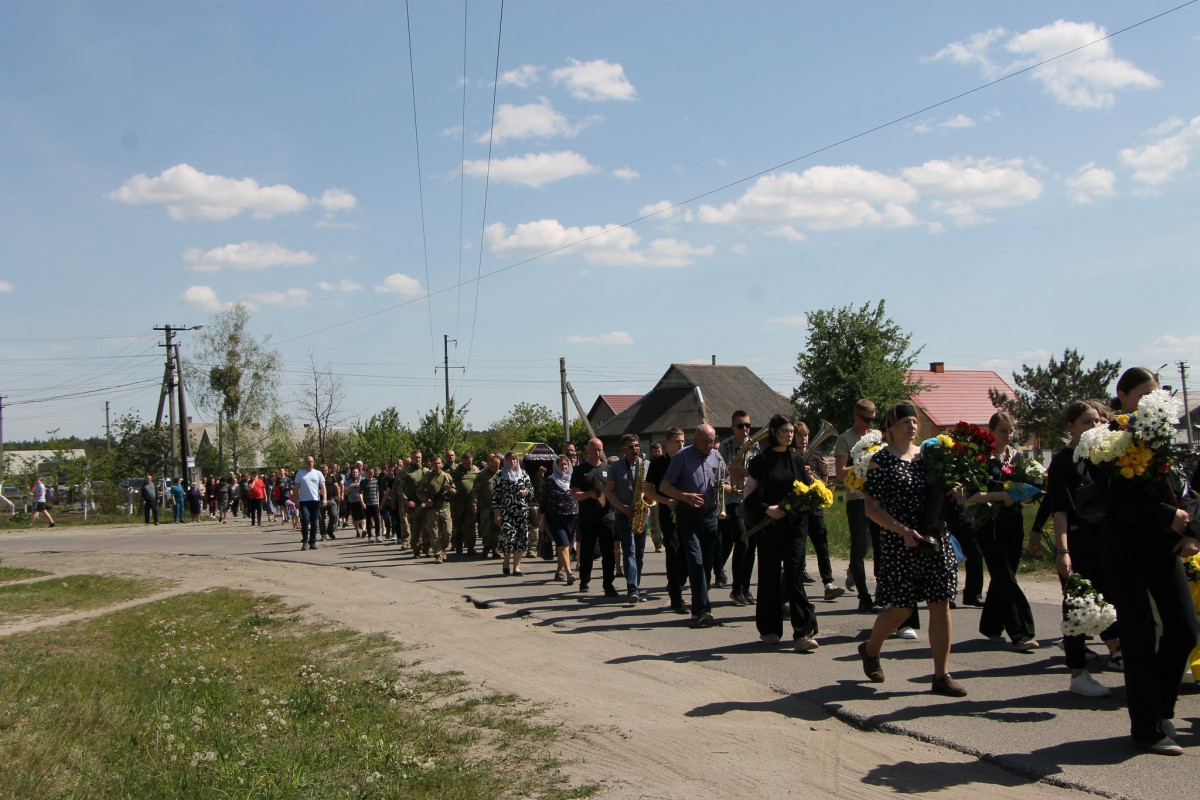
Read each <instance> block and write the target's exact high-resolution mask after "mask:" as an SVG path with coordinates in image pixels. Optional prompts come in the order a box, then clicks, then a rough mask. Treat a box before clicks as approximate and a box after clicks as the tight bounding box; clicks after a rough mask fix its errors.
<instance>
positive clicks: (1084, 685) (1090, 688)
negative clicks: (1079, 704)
mask: <svg viewBox="0 0 1200 800" xmlns="http://www.w3.org/2000/svg"><path fill="white" fill-rule="evenodd" d="M1069 691H1070V692H1071V694H1077V695H1080V696H1082V697H1108V696H1109V695H1110V694H1112V692H1111V691H1110V690H1109V688H1108V687H1107V686H1105V685H1104V684H1102V683H1100V681H1098V680H1096V679H1095V678H1093V677H1092V673H1090V672H1088V671H1087V670H1086V669H1085V670H1084V671H1083V672H1081V673H1079V675H1078V676H1077V677H1074V678H1071V686H1070V689H1069Z"/></svg>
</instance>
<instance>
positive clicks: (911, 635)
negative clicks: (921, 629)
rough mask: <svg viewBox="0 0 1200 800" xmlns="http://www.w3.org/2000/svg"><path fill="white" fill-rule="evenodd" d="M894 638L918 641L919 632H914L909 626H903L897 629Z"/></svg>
mask: <svg viewBox="0 0 1200 800" xmlns="http://www.w3.org/2000/svg"><path fill="white" fill-rule="evenodd" d="M892 638H893V639H909V640H911V639H916V638H917V632H916V631H914V630H913V629H912V628H910V627H909V626H907V625H901V626H900V627H899V628H896V632H895V633H893V634H892Z"/></svg>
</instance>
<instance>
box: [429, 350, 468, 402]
mask: <svg viewBox="0 0 1200 800" xmlns="http://www.w3.org/2000/svg"><path fill="white" fill-rule="evenodd" d="M451 342H454V343H455V344H458V339H451V338H450V335H449V334H445V333H444V334H442V366H441V367H440V369H441V370H442V374H443V375H444V376H445V377H446V413H447V414H449V413H450V370H451V369H461V370H463V371H466V367H451V366H450V343H451ZM438 369H439V367H434V368H433V371H434V372H437V371H438Z"/></svg>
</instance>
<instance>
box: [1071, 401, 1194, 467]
mask: <svg viewBox="0 0 1200 800" xmlns="http://www.w3.org/2000/svg"><path fill="white" fill-rule="evenodd" d="M1181 413H1183V407H1182V404H1181V403H1180V402H1179V401H1178V400H1176V399H1175V398H1174V397H1172V396H1171V395H1170V394H1169V393H1168V392H1166V391H1164V390H1163V389H1155V390H1154V391H1153V392H1150V393H1148V394H1146V395H1145V396H1144V397H1142V399H1141V400H1139V401H1138V407H1137V410H1136V411H1134V412H1133V413H1131V414H1118V415H1117V416H1116V417H1115V418H1114V419H1113V420H1112V422H1110V423H1109V424H1108V425H1107V426H1101V427H1098V428H1092V429H1091V430H1090V431H1087V432H1085V433H1084V434H1083V435H1082V436H1080V437H1079V444H1078V445H1077V446H1076V447H1075V461H1076V462H1079V461H1087V462H1089V463H1091V464H1094V465H1095V466H1097V467H1099V468H1100V469H1101V470H1103V471H1104V472H1106V473H1108V474H1109V475H1110V476H1111V477H1120V478H1124V479H1125V480H1131V481H1135V482H1138V483H1149V482H1150V481H1152V480H1154V479H1155V478H1157V477H1159V476H1160V475H1163V474H1164V473H1166V471H1167V470H1168V469H1170V468H1171V463H1172V460H1173V457H1174V455H1175V424H1176V422H1177V421H1178V420H1179V415H1180V414H1181Z"/></svg>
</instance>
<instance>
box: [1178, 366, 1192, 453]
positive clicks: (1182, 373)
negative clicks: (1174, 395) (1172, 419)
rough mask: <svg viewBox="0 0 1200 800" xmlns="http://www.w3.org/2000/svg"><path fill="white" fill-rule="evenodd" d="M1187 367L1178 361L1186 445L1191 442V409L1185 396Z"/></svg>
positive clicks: (1189, 444)
mask: <svg viewBox="0 0 1200 800" xmlns="http://www.w3.org/2000/svg"><path fill="white" fill-rule="evenodd" d="M1187 368H1188V363H1187V362H1186V361H1180V362H1179V381H1180V384H1181V386H1182V388H1183V427H1184V430H1186V431H1187V439H1188V446H1191V444H1192V409H1191V408H1190V407H1189V406H1188V398H1187Z"/></svg>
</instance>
